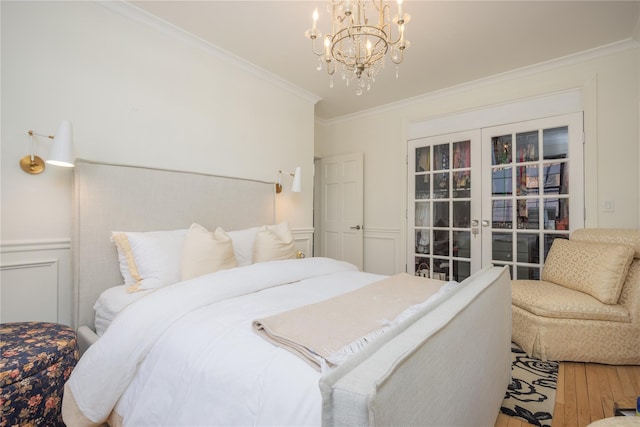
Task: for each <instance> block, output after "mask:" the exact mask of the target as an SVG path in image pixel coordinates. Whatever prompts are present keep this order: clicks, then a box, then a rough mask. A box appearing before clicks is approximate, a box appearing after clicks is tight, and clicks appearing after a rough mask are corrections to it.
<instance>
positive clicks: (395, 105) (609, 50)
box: [316, 38, 640, 126]
mask: <svg viewBox="0 0 640 427" xmlns="http://www.w3.org/2000/svg"><path fill="white" fill-rule="evenodd" d="M639 46H640V42H638V41H637V40H635V39H633V38H628V39H625V40H621V41H618V42H615V43H610V44H607V45H604V46H600V47H596V48H593V49H589V50H585V51H582V52H577V53H574V54H571V55H567V56H564V57H561V58H557V59H552V60H550V61H545V62H540V63H538V64H533V65H528V66H526V67H522V68H517V69H515V70H511V71H506V72H504V73H500V74H494V75H492V76H489V77H484V78H482V79H478V80H472V81H469V82H465V83H461V84H459V85H456V86H451V87H448V88H444V89H440V90H436V91H433V92H428V93H425V94H422V95H418V96H414V97H411V98H406V99H403V100H401V101H397V102H392V103H389V104H385V105H381V106H378V107H375V108H370V109H367V110H362V111H358V112H356V113H352V114H346V115H344V116H340V117H335V118H333V119H321V118H317V117H316V124H320V125H324V126H330V125H334V124H338V123H341V122H345V121H349V120H353V119H359V118H364V117H368V116H372V115H374V114H380V113H385V112H389V111H393V110H397V109H399V108H403V107H407V106H411V105H415V104H418V103H421V102H425V101H429V100H434V99H439V98H443V97H446V96H451V95H455V94H458V93H461V92H466V91H469V90H471V89H476V88H479V87H483V86H488V85H491V84H495V83H497V82H501V81H507V80H512V79H517V78H521V77H526V76H530V75H532V74H537V73H542V72H545V71H549V70H554V69H557V68H561V67H566V66H570V65H574V64H578V63H580V62H585V61H589V60H593V59H597V58H600V57H603V56H608V55H613V54H615V53H618V52H622V51H626V50H629V49H637V48H638V47H639Z"/></svg>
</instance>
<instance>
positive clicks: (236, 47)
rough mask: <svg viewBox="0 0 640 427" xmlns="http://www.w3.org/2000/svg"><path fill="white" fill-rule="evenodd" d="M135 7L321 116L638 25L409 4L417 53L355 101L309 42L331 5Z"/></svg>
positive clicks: (523, 4) (575, 48)
mask: <svg viewBox="0 0 640 427" xmlns="http://www.w3.org/2000/svg"><path fill="white" fill-rule="evenodd" d="M130 3H131V4H133V5H134V6H136V7H139V8H141V9H143V10H145V11H147V12H149V13H151V14H153V15H156V16H157V17H159V18H161V19H163V20H165V21H167V22H169V23H171V24H173V25H175V26H177V27H180V28H182V29H183V30H185V31H187V32H190V33H192V34H194V35H196V36H198V37H199V38H201V39H204V40H206V41H208V42H210V43H212V44H213V45H216V46H218V47H220V48H222V49H224V50H226V51H228V52H231V53H233V54H235V55H237V56H239V57H241V58H243V59H245V60H247V61H249V62H251V63H253V64H255V65H257V66H258V67H260V68H262V69H265V70H267V71H269V72H271V73H273V74H275V75H277V76H279V77H281V78H282V79H284V80H287V81H289V82H291V83H292V84H294V85H296V86H299V87H301V88H303V89H305V90H306V91H308V92H310V93H312V94H315V95H317V96H318V97H320V98H321V100H320V101H319V102H318V104H316V110H315V111H316V116H317V117H318V118H320V119H331V118H335V117H339V116H343V115H346V114H350V113H355V112H358V111H362V110H367V109H370V108H375V107H378V106H381V105H384V104H388V103H392V102H396V101H400V100H403V99H406V98H410V97H414V96H418V95H422V94H425V93H429V92H433V91H436V90H440V89H444V88H448V87H452V86H456V85H459V84H461V83H464V82H469V81H474V80H478V79H482V78H484V77H488V76H491V75H495V74H499V73H503V72H506V71H510V70H514V69H518V68H522V67H526V66H529V65H532V64H539V63H542V62H546V61H550V60H553V59H557V58H561V57H564V56H567V55H571V54H573V53H577V52H582V51H586V50H589V49H592V48H596V47H601V46H604V45H608V44H611V43H616V42H619V41H622V40H627V39H630V38H631V37H633V35H634V31H637V28H636V26H637V25H638V22H639V21H640V19H639V17H640V7H639V6H640V1H638V0H636V1H579V0H574V1H516V0H512V1H478V0H476V1H453V0H449V1H412V0H405V1H404V4H403V9H404V11H405V12H407V13H409V14H411V22H410V23H409V24H408V25H407V28H406V32H405V34H406V38H407V40H410V41H411V47H410V48H409V49H407V50H406V54H405V60H404V62H403V63H402V64H401V65H400V68H399V78H398V79H396V77H395V71H396V70H395V66H394V65H393V64H392V63H391V62H390V61H389V60H387V66H386V68H385V69H384V70H383V71H382V72H381V73H380V74H379V76H378V77H377V78H376V81H375V83H374V84H373V86H372V88H371V90H370V91H365V93H364V94H363V95H362V96H357V95H355V91H354V87H353V85H352V86H350V87H346V86H345V85H344V83H343V82H342V81H341V80H340V78H339V77H336V78H335V84H334V87H333V88H329V77H328V76H327V74H326V72H325V71H324V69H323V71H322V72H319V71H317V70H316V65H317V59H316V56H315V55H314V54H313V53H312V52H311V42H310V41H309V40H308V39H306V38H305V37H304V32H305V30H307V29H309V28H310V27H311V23H312V21H311V13H312V11H313V9H314V8H315V7H316V6H318V10H319V11H320V20H319V22H318V27H319V30H320V31H323V32H327V31H326V30H327V29H328V27H327V25H328V24H327V22H328V20H329V19H328V15H327V14H326V12H325V10H326V8H325V7H324V4H325V3H326V2H325V0H317V1H315V0H299V1H268V0H260V1H240V0H235V1H218V0H216V1H202V0H200V1H167V0H162V1H150V0H143V1H130ZM393 3H395V2H393ZM392 10H393V11H394V13H395V10H396V9H395V5H393V8H392Z"/></svg>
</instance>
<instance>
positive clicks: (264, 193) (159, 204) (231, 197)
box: [73, 160, 275, 329]
mask: <svg viewBox="0 0 640 427" xmlns="http://www.w3.org/2000/svg"><path fill="white" fill-rule="evenodd" d="M74 187H75V191H74V209H73V214H74V218H73V259H74V273H75V274H74V316H73V318H74V326H75V327H76V328H77V327H79V326H82V325H88V326H89V327H91V328H92V329H93V328H94V316H95V313H94V310H93V304H94V303H95V301H96V300H97V299H98V297H99V296H100V294H101V293H102V292H103V291H104V290H105V289H107V288H109V287H112V286H116V285H119V284H122V283H123V279H122V276H121V275H120V270H119V267H118V257H117V253H116V249H115V246H114V244H113V243H112V242H111V240H110V237H111V232H112V231H154V230H177V229H186V228H189V226H190V225H191V224H192V223H194V222H197V223H199V224H201V225H203V226H204V227H206V228H208V229H210V230H213V229H215V227H222V228H223V229H225V230H227V231H230V230H241V229H244V228H249V227H254V226H258V225H263V224H272V223H273V222H274V215H275V187H274V185H273V183H271V182H264V181H255V180H249V179H241V178H230V177H222V176H215V175H206V174H200V173H191V172H178V171H172V170H163V169H153V168H146V167H137V166H126V165H113V164H105V163H97V162H91V161H87V160H77V161H76V166H75V171H74Z"/></svg>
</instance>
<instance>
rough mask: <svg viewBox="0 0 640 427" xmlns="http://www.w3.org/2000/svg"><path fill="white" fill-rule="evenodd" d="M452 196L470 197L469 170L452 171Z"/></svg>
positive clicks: (457, 197)
mask: <svg viewBox="0 0 640 427" xmlns="http://www.w3.org/2000/svg"><path fill="white" fill-rule="evenodd" d="M453 197H454V198H456V199H459V198H461V197H471V171H464V172H454V173H453Z"/></svg>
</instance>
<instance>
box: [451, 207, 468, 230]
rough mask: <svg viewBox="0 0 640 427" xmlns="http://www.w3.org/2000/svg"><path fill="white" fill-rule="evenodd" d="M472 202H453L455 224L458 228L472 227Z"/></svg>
mask: <svg viewBox="0 0 640 427" xmlns="http://www.w3.org/2000/svg"><path fill="white" fill-rule="evenodd" d="M470 216H471V202H470V201H466V202H461V201H455V202H453V226H454V227H456V228H469V227H471V219H470Z"/></svg>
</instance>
